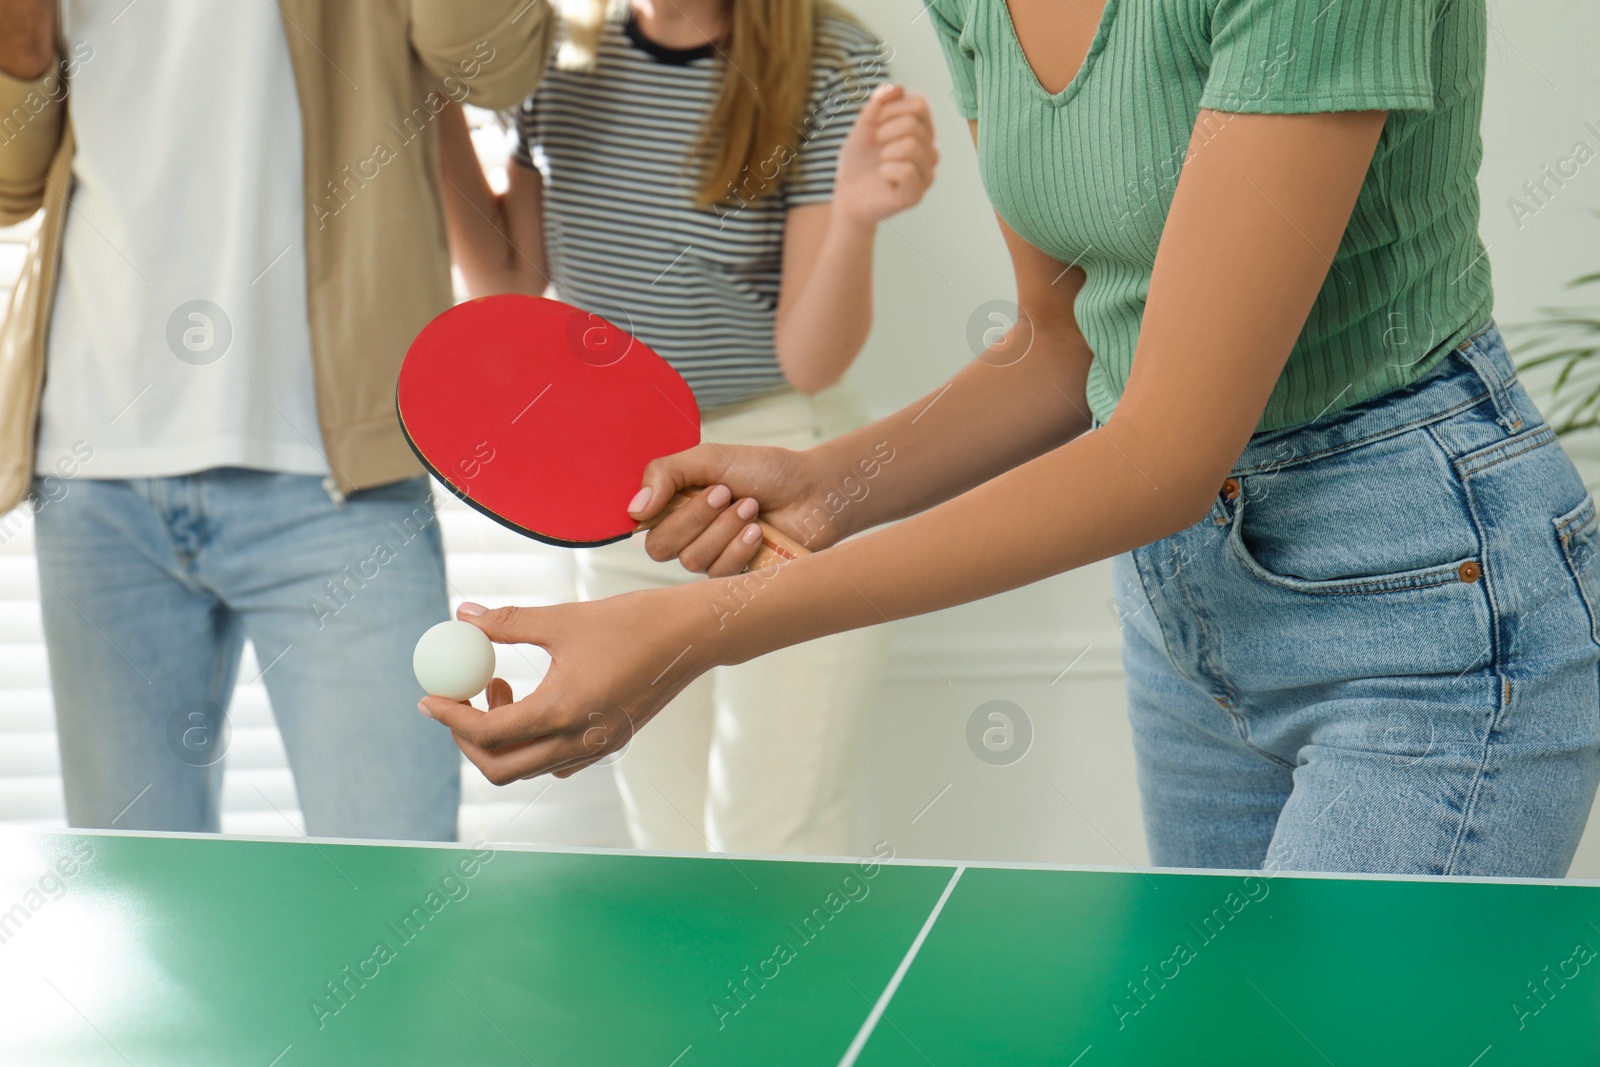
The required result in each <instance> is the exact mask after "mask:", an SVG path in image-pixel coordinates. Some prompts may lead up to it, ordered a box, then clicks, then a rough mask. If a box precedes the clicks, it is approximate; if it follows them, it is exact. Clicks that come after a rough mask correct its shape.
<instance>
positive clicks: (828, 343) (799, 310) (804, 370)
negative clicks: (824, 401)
mask: <svg viewBox="0 0 1600 1067" xmlns="http://www.w3.org/2000/svg"><path fill="white" fill-rule="evenodd" d="M876 235H877V227H876V226H871V225H863V224H862V223H859V222H856V221H854V220H852V219H849V218H846V217H844V215H843V213H842V212H838V211H832V212H830V214H829V218H828V228H827V231H826V233H825V234H824V236H823V239H822V245H821V247H820V248H819V249H818V250H817V256H816V259H815V261H814V262H813V263H812V264H811V269H810V271H809V273H808V274H807V276H806V280H805V284H804V285H803V286H802V287H801V289H800V291H799V292H798V293H797V294H796V295H795V298H794V300H793V302H792V303H789V304H786V305H785V306H784V307H783V308H782V309H781V310H780V312H779V316H778V322H777V325H776V328H775V329H774V338H773V340H774V343H775V347H776V349H777V355H778V365H779V366H780V367H782V368H783V374H784V377H785V378H787V379H788V380H789V384H791V385H793V386H794V387H795V388H796V389H798V390H799V391H800V392H802V393H815V392H817V391H818V390H821V389H825V388H827V387H828V386H830V385H832V384H834V383H835V382H837V381H838V380H839V379H840V378H842V377H843V376H844V372H845V371H847V370H849V369H850V364H851V363H853V362H854V361H855V358H856V356H857V355H858V354H859V353H860V352H861V346H862V345H864V344H865V343H866V341H867V334H868V332H870V331H871V329H872V243H873V238H874V237H875V236H876Z"/></svg>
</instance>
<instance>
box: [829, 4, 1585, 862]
mask: <svg viewBox="0 0 1600 1067" xmlns="http://www.w3.org/2000/svg"><path fill="white" fill-rule="evenodd" d="M852 6H853V7H854V8H855V9H856V10H857V11H859V12H860V13H861V14H862V15H863V16H864V17H866V18H867V20H868V21H869V22H870V23H871V24H872V25H873V27H874V28H875V29H877V31H878V32H879V34H880V35H881V36H882V37H883V38H884V39H885V40H887V41H888V42H889V43H890V44H891V46H892V47H893V48H894V53H895V58H894V60H893V63H892V66H893V69H894V72H895V75H896V77H897V78H898V79H899V80H901V81H903V82H905V83H906V84H908V85H910V86H912V87H914V88H917V89H920V90H922V91H924V92H926V93H927V94H928V95H929V96H930V97H931V98H932V99H933V100H934V103H935V109H936V115H937V120H938V132H939V136H940V138H941V148H942V151H943V162H942V163H941V165H940V170H939V176H938V182H937V184H936V186H935V188H934V189H933V190H932V191H931V192H930V193H929V196H928V198H927V200H926V201H925V202H924V203H923V204H922V205H921V206H920V207H918V208H917V209H916V210H915V211H913V212H912V213H910V214H908V215H905V216H902V217H900V218H897V219H895V220H894V225H893V227H892V228H890V229H886V230H885V231H884V232H883V234H882V235H881V236H880V238H879V243H878V257H879V258H878V269H877V276H876V284H877V286H878V294H879V298H878V318H877V325H876V328H875V329H874V331H873V336H872V340H871V342H870V344H869V345H868V348H867V351H866V353H865V354H864V355H863V356H862V358H861V361H860V364H859V367H858V371H857V372H856V374H855V380H856V382H857V383H858V386H859V387H860V388H861V389H862V391H863V392H864V393H865V395H866V397H867V399H868V403H869V405H870V407H871V408H872V409H873V410H874V411H875V412H877V413H882V412H886V411H890V410H893V409H895V408H897V407H899V406H901V405H903V404H905V403H907V402H909V401H910V400H912V399H914V398H915V397H917V396H918V395H920V394H921V393H923V392H925V391H926V390H927V389H929V388H931V387H933V386H934V385H936V384H937V383H938V382H940V381H941V380H943V379H944V378H945V377H947V376H948V375H950V374H951V373H952V372H953V371H955V370H956V369H957V368H958V367H959V366H960V365H961V364H962V363H963V362H965V361H966V360H967V359H968V358H970V355H971V353H970V351H969V350H968V348H967V346H966V342H965V340H964V337H965V333H966V327H967V319H968V316H969V315H970V314H972V312H973V310H974V309H975V308H977V306H978V305H979V304H981V303H982V302H983V301H985V300H988V299H991V298H994V297H1012V296H1014V292H1013V287H1012V283H1011V275H1010V271H1009V266H1008V262H1007V259H1006V257H1005V252H1004V248H1003V246H1002V244H1001V242H1000V239H999V236H998V233H997V231H996V229H995V224H994V219H993V215H992V213H991V212H990V210H989V208H988V206H987V203H986V201H985V200H984V196H983V191H982V187H981V184H980V182H979V179H978V174H977V168H976V164H975V161H974V154H973V151H972V148H971V143H970V140H969V138H968V134H967V130H966V127H965V123H964V122H963V121H962V120H961V118H960V116H959V115H957V114H956V112H955V108H954V106H953V105H952V104H951V102H950V99H949V95H948V94H949V78H948V75H947V73H946V71H945V67H944V64H943V59H942V57H941V55H940V53H939V50H938V46H937V44H936V42H935V39H934V35H933V31H932V28H931V27H930V26H929V25H928V20H927V17H926V16H925V15H923V14H922V13H921V5H920V4H919V3H918V2H917V0H853V2H852ZM1490 18H1491V21H1492V23H1493V26H1494V28H1493V29H1492V30H1491V32H1490V46H1489V87H1488V93H1487V101H1486V108H1485V109H1486V116H1485V121H1484V141H1485V159H1484V165H1483V172H1482V181H1481V187H1482V190H1483V196H1484V223H1483V234H1484V238H1485V240H1486V241H1487V242H1488V243H1489V244H1490V246H1491V249H1492V251H1491V259H1492V262H1493V265H1494V274H1495V283H1496V291H1497V304H1498V310H1497V317H1498V318H1499V319H1500V321H1501V322H1502V323H1514V322H1520V321H1526V320H1527V319H1529V318H1530V317H1531V316H1532V315H1533V314H1534V312H1535V309H1536V308H1537V307H1539V306H1543V305H1549V304H1553V303H1560V302H1562V301H1563V300H1565V299H1566V294H1564V293H1563V292H1562V291H1561V288H1562V286H1563V285H1564V284H1565V282H1566V281H1567V280H1568V279H1570V278H1573V277H1576V276H1578V275H1580V274H1583V273H1586V272H1590V271H1595V270H1600V240H1597V238H1600V219H1596V218H1595V217H1594V216H1593V215H1592V214H1591V212H1592V211H1593V209H1594V208H1595V207H1596V206H1597V205H1600V161H1597V162H1595V163H1593V164H1590V165H1589V166H1588V167H1587V168H1586V169H1585V170H1584V171H1583V172H1582V173H1581V174H1580V176H1579V177H1578V178H1577V179H1574V180H1573V181H1572V182H1570V183H1569V185H1568V187H1567V188H1566V189H1563V190H1561V193H1560V195H1559V196H1557V197H1554V198H1551V201H1550V203H1549V205H1548V206H1547V207H1544V208H1542V209H1541V210H1540V211H1539V212H1538V214H1537V215H1536V216H1534V217H1533V218H1531V219H1527V218H1525V219H1524V220H1523V225H1522V226H1521V228H1520V229H1519V228H1518V227H1517V226H1516V225H1515V223H1514V222H1513V220H1512V216H1511V213H1510V212H1509V211H1508V210H1507V208H1506V204H1505V201H1506V200H1507V198H1508V197H1511V196H1514V195H1516V194H1517V193H1518V191H1519V189H1520V186H1521V185H1522V183H1524V182H1526V181H1529V180H1531V179H1534V178H1536V177H1538V176H1539V168H1540V166H1541V165H1542V164H1545V163H1551V164H1554V163H1555V162H1556V161H1557V160H1559V159H1561V158H1562V157H1565V156H1566V155H1568V154H1569V153H1570V151H1571V147H1572V143H1573V141H1574V140H1576V139H1579V138H1582V139H1585V140H1587V141H1588V143H1589V145H1590V146H1591V147H1592V148H1595V149H1597V150H1600V133H1597V132H1595V131H1590V130H1586V129H1585V128H1584V124H1585V123H1586V122H1591V121H1592V122H1594V123H1595V125H1596V129H1597V130H1600V65H1597V64H1596V63H1595V62H1594V57H1593V50H1594V46H1595V44H1596V42H1597V41H1600V7H1597V6H1596V5H1595V3H1594V0H1522V2H1520V3H1517V4H1515V5H1513V4H1510V3H1505V2H1491V4H1490ZM1537 385H1538V383H1537V382H1532V383H1530V386H1537ZM1535 395H1540V394H1538V393H1536V394H1535ZM1571 451H1573V452H1574V454H1580V455H1581V461H1582V463H1583V467H1584V472H1585V475H1586V478H1587V480H1589V481H1590V482H1591V484H1595V485H1600V441H1595V440H1591V441H1587V442H1584V443H1583V444H1582V445H1581V446H1580V445H1579V444H1578V443H1574V445H1573V446H1572V447H1571ZM1108 573H1109V572H1108V565H1107V564H1104V563H1102V564H1097V565H1095V566H1091V567H1087V568H1084V569H1082V570H1081V571H1078V572H1076V573H1073V574H1069V575H1065V576H1062V577H1060V578H1057V579H1054V580H1052V581H1049V582H1044V583H1041V584H1040V585H1037V586H1034V587H1031V588H1028V589H1023V590H1019V591H1017V592H1014V593H1008V594H1005V595H1003V596H998V597H994V598H992V599H990V600H988V601H984V602H982V603H978V604H973V605H969V606H966V607H963V608H960V609H957V610H953V611H947V612H942V613H940V614H937V615H933V616H928V617H925V618H921V619H916V620H911V621H908V622H905V623H902V624H900V630H901V632H902V633H903V634H904V637H903V638H897V639H896V641H895V647H894V653H893V660H892V666H891V672H890V677H889V679H888V680H887V684H886V687H885V690H884V693H883V698H882V700H881V702H880V707H879V709H878V711H877V714H876V715H875V717H874V719H873V721H872V724H871V730H870V734H869V739H868V745H867V749H866V751H865V753H864V754H863V776H862V782H863V788H864V790H865V795H866V804H865V809H866V810H865V811H864V813H863V823H862V835H863V839H864V840H867V841H870V840H876V839H880V838H881V839H886V840H889V841H891V842H894V843H895V845H896V848H897V851H898V852H899V853H900V854H902V855H918V856H936V857H950V858H998V859H1010V860H1041V861H1051V862H1062V863H1108V864H1119V863H1128V862H1135V863H1143V862H1145V861H1146V855H1145V851H1144V843H1143V834H1142V831H1141V829H1140V825H1139V810H1138V797H1137V794H1136V791H1135V788H1134V785H1133V766H1132V755H1131V751H1130V748H1129V736H1128V728H1127V725H1126V722H1125V719H1124V702H1123V697H1122V690H1121V680H1120V671H1119V668H1118V659H1117V647H1118V643H1117V627H1116V623H1115V619H1114V617H1113V615H1112V614H1111V612H1110V611H1109V610H1108V608H1107V600H1108V598H1109V596H1110V586H1109V579H1108ZM1085 646H1088V651H1087V652H1084V653H1083V655H1082V658H1081V659H1079V660H1077V662H1076V663H1075V664H1074V665H1073V666H1072V667H1071V669H1070V670H1066V673H1065V674H1061V672H1062V671H1063V669H1064V668H1066V667H1067V666H1068V664H1069V663H1072V662H1073V659H1074V657H1076V656H1078V655H1079V654H1080V653H1081V652H1083V650H1084V648H1085ZM1058 675H1059V678H1058ZM994 699H1004V700H1010V701H1013V702H1014V703H1016V704H1017V705H1019V706H1020V707H1021V708H1022V709H1023V710H1024V711H1025V712H1026V714H1027V715H1028V717H1029V718H1030V719H1031V721H1032V724H1033V728H1034V731H1035V737H1034V741H1033V746H1032V748H1031V750H1030V751H1029V752H1028V754H1027V755H1026V757H1025V758H1023V759H1022V760H1020V761H1018V762H1017V763H1015V764H1013V765H1011V766H1004V767H998V766H990V765H987V764H985V763H983V762H980V761H979V760H978V759H977V758H975V757H974V756H973V755H972V752H971V751H970V750H969V748H968V746H967V741H966V726H967V720H968V718H969V716H970V715H971V714H972V712H973V711H974V709H976V708H977V707H978V706H979V705H980V704H982V703H984V702H986V701H989V700H994ZM930 801H931V802H932V804H931V806H929V804H930ZM1572 874H1573V876H1574V877H1588V878H1600V818H1597V819H1595V820H1594V824H1593V825H1592V826H1591V831H1590V834H1589V836H1588V838H1587V839H1586V841H1585V844H1584V847H1583V850H1582V851H1581V852H1580V855H1579V859H1578V862H1577V863H1576V864H1575V866H1574V869H1573V871H1572Z"/></svg>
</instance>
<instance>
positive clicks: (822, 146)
mask: <svg viewBox="0 0 1600 1067" xmlns="http://www.w3.org/2000/svg"><path fill="white" fill-rule="evenodd" d="M563 11H564V14H565V15H566V18H565V19H563V21H562V23H561V31H560V32H561V36H560V48H559V51H558V52H557V54H556V56H555V57H554V58H553V60H552V64H551V68H550V70H549V71H548V72H547V73H546V75H545V78H544V80H543V82H542V83H541V84H540V87H539V89H538V90H537V92H535V93H534V94H533V95H531V96H530V97H529V98H528V99H527V100H526V101H525V102H524V103H523V105H522V107H521V108H520V109H519V110H518V111H517V112H516V115H515V126H516V149H515V152H514V156H513V160H514V164H515V165H513V166H511V167H510V168H508V169H509V184H508V187H507V189H506V191H505V192H504V193H503V194H497V193H496V192H495V191H493V190H492V189H491V187H490V185H489V183H488V181H487V179H486V177H485V175H484V172H483V169H482V168H481V166H480V164H479V161H478V159H477V157H476V155H475V153H474V150H473V145H472V142H471V140H470V137H469V133H468V128H467V123H466V119H465V117H464V115H463V114H462V113H461V112H460V111H459V109H457V108H454V107H452V108H450V109H448V110H447V111H446V113H445V114H444V115H442V116H441V144H442V152H443V156H444V168H445V177H446V185H447V190H446V204H445V208H446V211H445V214H446V219H447V220H448V223H449V233H450V242H451V247H452V250H453V252H454V255H455V258H456V261H457V264H458V266H459V267H460V269H461V273H462V276H463V279H464V280H465V282H466V283H467V286H468V288H469V290H470V291H471V293H472V294H473V295H474V296H482V295H486V294H491V293H505V292H521V293H530V294H540V293H543V292H544V291H545V290H546V288H547V287H548V286H550V285H552V284H553V285H554V287H555V290H556V293H555V295H557V296H559V297H560V298H561V299H563V300H565V301H567V302H569V303H572V304H575V305H577V306H579V307H581V308H584V309H586V310H588V311H591V312H594V313H596V314H599V315H601V316H603V317H605V318H607V319H610V320H611V321H613V322H615V323H616V324H617V325H619V326H621V327H622V328H623V329H625V330H628V331H629V332H630V333H633V334H634V335H636V336H637V337H638V338H639V339H640V340H641V341H643V342H644V343H646V344H647V345H649V346H650V347H651V348H653V349H654V350H655V351H656V352H658V353H660V354H661V355H662V356H663V357H664V358H665V359H666V360H667V361H668V362H669V363H671V364H672V365H673V366H674V367H675V368H676V369H677V370H678V371H679V372H680V373H681V374H683V376H684V378H685V379H686V380H687V381H688V383H689V385H690V386H691V388H692V389H693V390H694V393H695V397H696V400H697V401H698V403H699V406H700V408H701V411H702V416H703V418H702V427H703V439H704V440H707V441H716V442H739V443H745V444H753V443H761V444H767V445H775V446H780V447H788V448H808V447H810V446H811V445H813V444H815V443H817V442H818V441H821V440H824V439H826V438H828V437H831V436H834V435H836V434H838V433H840V432H843V431H844V430H847V429H851V428H853V427H854V426H856V425H859V423H860V422H861V421H862V418H861V415H860V413H859V406H858V405H857V403H856V402H855V398H854V395H853V394H852V393H851V392H850V391H849V390H848V388H847V387H843V386H840V385H838V384H837V383H839V382H840V380H841V378H842V376H843V375H844V373H845V371H846V370H847V369H848V368H849V366H850V364H851V362H852V361H853V360H854V359H855V357H856V355H857V354H858V353H859V352H860V350H861V347H862V345H863V343H864V342H865V341H866V338H867V333H868V331H869V329H870V326H871V320H872V252H873V240H874V237H875V235H876V231H877V227H878V225H879V223H880V222H883V221H884V220H886V219H887V218H889V217H890V216H892V215H894V214H895V213H897V212H899V211H903V210H905V209H906V208H909V207H911V206H912V205H914V204H916V203H917V202H918V201H919V200H920V199H921V197H922V195H923V192H924V191H925V190H926V189H927V187H928V185H929V184H930V182H931V181H932V179H933V171H934V167H935V164H936V162H937V152H936V150H935V148H934V137H933V122H932V118H931V115H930V112H929V109H928V105H927V101H926V100H925V99H923V98H922V97H920V96H918V95H916V94H913V93H908V92H906V91H904V90H903V89H901V88H899V87H896V86H890V85H887V84H885V78H886V73H887V71H886V59H887V49H886V48H885V46H884V45H883V44H882V43H881V42H880V41H879V40H878V39H877V38H876V37H875V36H873V34H872V33H871V32H870V31H868V30H867V29H866V28H865V27H864V26H862V25H861V23H860V22H858V21H857V20H856V19H855V18H854V17H853V16H852V15H850V14H849V13H848V12H846V11H845V10H843V9H842V8H840V7H838V6H837V5H834V4H831V3H826V2H813V0H739V2H737V3H734V2H731V0H673V2H671V3H665V4H658V3H654V2H651V0H638V2H636V3H633V4H632V5H629V4H626V3H623V4H620V5H618V4H608V3H606V2H605V0H576V2H569V3H568V4H567V5H565V7H564V9H563ZM882 458H883V457H882V456H874V455H867V456H863V457H862V459H863V460H866V461H873V460H875V459H879V460H881V459H882ZM848 490H849V487H844V486H841V487H840V493H841V495H843V494H845V493H846V492H847V491H848ZM704 503H705V504H706V505H707V506H710V507H713V508H717V509H719V510H722V509H725V510H724V524H727V523H731V524H733V525H732V527H731V531H732V532H739V531H740V528H741V527H746V528H745V529H744V530H743V534H744V535H745V536H757V535H756V534H755V533H753V531H756V530H757V529H758V528H757V527H755V526H754V525H753V524H752V523H751V522H750V520H751V519H753V518H754V517H755V514H756V503H755V501H754V500H753V499H748V498H746V499H742V500H738V501H733V500H730V499H711V500H709V501H706V502H704ZM711 541H712V538H709V537H708V539H707V543H708V544H710V543H711ZM686 561H687V562H691V563H692V564H693V568H694V569H695V570H698V571H700V572H709V573H711V574H727V573H733V572H734V571H737V570H738V569H739V568H738V567H735V568H733V570H732V571H730V570H729V569H728V567H727V565H726V561H725V560H719V559H718V557H717V555H716V554H710V555H707V556H705V558H700V559H695V558H694V557H693V554H692V553H689V554H687V555H686ZM577 577H578V587H579V594H580V596H582V597H583V598H585V599H597V598H601V597H606V596H611V595H613V594H616V593H622V592H626V591H629V590H633V589H641V588H647V587H652V586H664V585H671V584H676V583H681V582H683V581H688V580H693V578H694V577H695V576H694V575H693V574H690V573H688V572H686V571H685V570H683V569H682V568H679V567H677V566H676V565H671V566H668V565H664V564H662V563H659V562H656V561H653V560H651V559H650V558H649V557H648V556H647V555H646V554H645V551H644V547H643V545H642V543H640V542H639V541H638V540H637V539H636V540H635V541H628V542H622V543H619V544H615V545H608V546H604V547H601V548H596V549H586V550H583V551H580V552H579V553H578V562H577ZM754 595H759V593H756V594H754ZM732 614H733V612H731V611H730V618H729V619H728V624H729V625H735V624H736V623H735V622H734V621H733V618H732V617H731V616H732ZM883 653H884V633H883V631H881V630H875V629H868V630H860V631H855V632H852V633H848V634H839V635H834V636H830V637H826V638H823V639H821V640H818V641H812V642H808V643H806V644H802V645H799V646H796V647H794V648H791V649H787V650H784V651H783V652H780V653H776V654H774V655H770V656H766V657H764V658H762V659H761V660H759V661H757V662H752V663H748V664H741V665H739V666H735V667H724V668H719V669H717V670H715V671H712V672H710V673H708V674H707V675H705V676H703V677H702V678H700V679H699V680H698V681H696V682H695V683H694V684H693V685H692V686H690V687H689V688H688V689H686V690H685V691H684V692H683V693H682V694H680V695H679V696H678V697H677V698H676V699H675V700H674V702H673V707H674V712H673V714H672V715H670V716H663V717H662V718H661V719H660V720H659V721H658V722H657V723H656V724H655V725H654V726H653V727H652V729H651V730H650V731H649V732H647V733H645V734H642V735H640V736H638V737H635V738H634V739H633V740H632V741H631V742H630V744H629V747H628V749H627V752H626V754H625V755H624V756H623V757H622V758H621V759H620V760H619V761H618V762H617V763H616V764H615V772H616V778H617V783H618V787H619V789H620V792H621V794H622V800H623V806H624V810H625V813H626V816H627V821H628V825H629V830H630V833H631V835H632V838H633V842H634V844H635V845H636V846H638V847H641V848H651V849H672V850H686V851H688V850H703V849H706V848H708V847H709V848H710V849H712V850H715V851H737V852H760V853H811V854H832V855H842V854H847V853H849V852H850V851H851V848H852V841H853V833H854V824H855V807H854V788H853V785H854V780H855V774H856V762H855V759H854V753H855V751H856V749H857V748H858V746H859V737H860V730H861V726H862V723H863V720H864V718H865V716H866V712H867V710H868V707H869V704H870V701H871V699H872V696H873V694H874V692H875V690H876V687H877V683H878V674H879V672H880V667H881V663H882V660H883Z"/></svg>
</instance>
